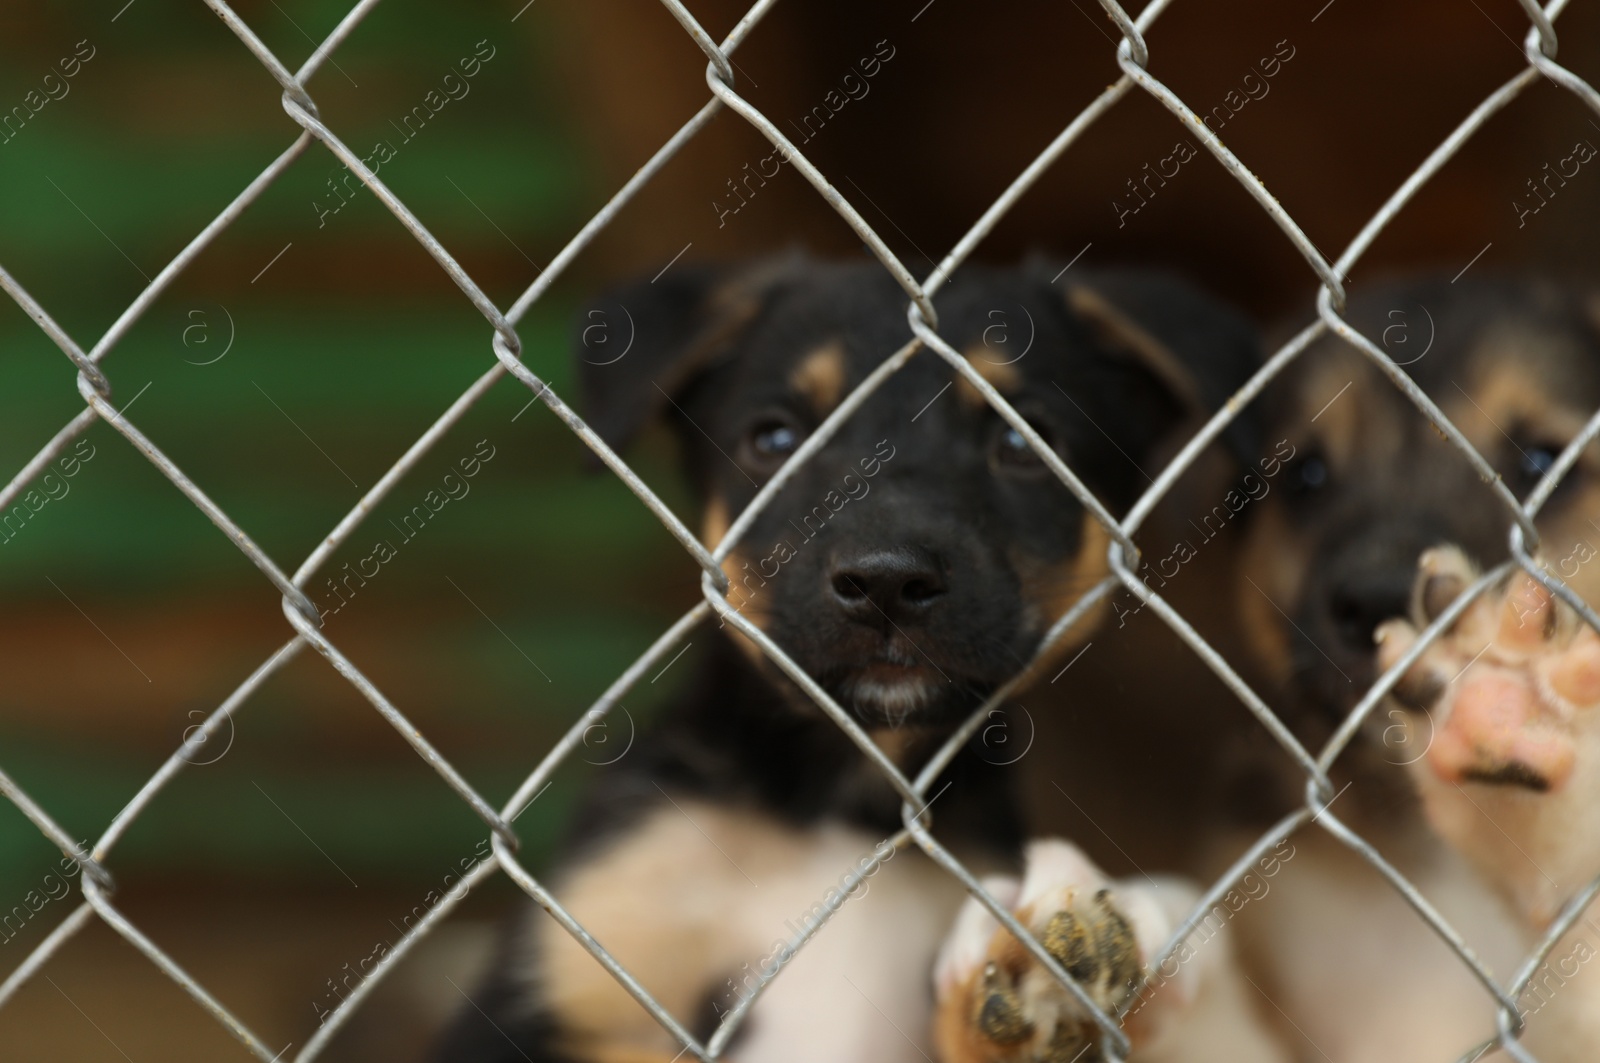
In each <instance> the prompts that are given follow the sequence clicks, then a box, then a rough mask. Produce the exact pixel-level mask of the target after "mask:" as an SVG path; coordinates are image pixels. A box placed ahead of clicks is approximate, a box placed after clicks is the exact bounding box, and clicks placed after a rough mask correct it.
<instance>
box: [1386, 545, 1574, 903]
mask: <svg viewBox="0 0 1600 1063" xmlns="http://www.w3.org/2000/svg"><path fill="white" fill-rule="evenodd" d="M1475 578H1477V572H1476V570H1475V569H1474V568H1473V566H1472V565H1471V563H1470V562H1469V561H1468V560H1467V559H1466V557H1465V556H1464V555H1463V554H1462V553H1461V552H1460V551H1459V550H1456V549H1455V548H1454V547H1446V548H1443V549H1438V550H1431V551H1429V552H1428V553H1426V554H1424V555H1423V558H1422V562H1421V565H1420V571H1419V572H1418V576H1417V583H1416V586H1415V589H1414V592H1413V595H1412V616H1411V619H1410V621H1405V620H1394V621H1389V622H1387V623H1385V624H1384V625H1382V626H1380V627H1379V629H1378V633H1377V638H1378V644H1379V651H1378V656H1379V663H1380V665H1381V666H1382V667H1384V668H1385V669H1387V668H1389V667H1391V666H1392V665H1393V664H1394V663H1395V662H1396V661H1398V660H1399V658H1400V657H1401V655H1402V654H1404V653H1405V652H1406V650H1408V649H1409V648H1410V647H1411V646H1412V645H1413V644H1414V643H1415V641H1416V637H1417V632H1418V630H1419V629H1420V628H1421V627H1422V626H1424V625H1426V624H1427V623H1429V622H1431V620H1433V619H1434V618H1435V617H1437V616H1438V614H1439V613H1440V612H1441V611H1443V609H1444V608H1445V606H1447V605H1448V604H1449V603H1450V601H1451V599H1453V598H1454V597H1455V596H1456V594H1457V593H1459V592H1460V591H1461V590H1462V589H1463V588H1464V587H1466V586H1467V584H1468V583H1470V582H1471V581H1472V580H1474V579H1475ZM1394 695H1395V698H1396V700H1398V701H1399V702H1400V703H1401V704H1402V705H1404V706H1405V707H1406V708H1407V709H1409V710H1411V711H1412V712H1415V713H1420V714H1422V715H1423V716H1425V717H1426V722H1425V724H1422V725H1421V726H1423V727H1424V733H1426V734H1427V735H1428V741H1429V744H1428V745H1427V747H1426V753H1425V754H1424V755H1421V756H1419V757H1418V758H1417V760H1416V761H1415V762H1414V763H1412V764H1411V766H1410V770H1411V772H1412V775H1413V778H1414V779H1415V780H1416V782H1417V784H1418V788H1419V790H1420V791H1421V794H1422V797H1423V802H1424V805H1425V806H1426V808H1427V811H1428V816H1429V819H1430V820H1431V822H1432V823H1433V825H1434V827H1435V829H1436V830H1438V831H1439V832H1440V833H1441V834H1442V835H1443V836H1444V837H1445V839H1446V840H1448V841H1449V842H1451V843H1452V844H1453V845H1455V846H1456V848H1457V849H1458V850H1460V851H1461V852H1462V853H1463V855H1465V856H1466V857H1468V859H1470V860H1472V861H1473V862H1474V863H1475V864H1477V866H1478V867H1479V868H1480V869H1481V870H1483V871H1484V872H1486V873H1487V874H1488V875H1489V876H1490V878H1491V879H1492V880H1494V881H1495V882H1496V884H1497V885H1499V886H1500V887H1501V888H1502V889H1503V890H1504V891H1505V892H1507V893H1508V894H1509V895H1510V897H1511V899H1512V900H1513V901H1514V902H1515V903H1516V904H1517V905H1518V906H1519V908H1520V909H1521V910H1522V911H1523V913H1524V915H1525V916H1527V917H1528V918H1529V919H1530V920H1531V921H1532V922H1533V923H1534V924H1535V925H1536V926H1542V925H1543V924H1545V923H1546V922H1548V921H1549V919H1550V918H1552V917H1553V916H1554V914H1555V912H1556V910H1557V909H1558V908H1559V906H1560V904H1561V903H1562V901H1563V900H1564V899H1565V898H1566V897H1567V896H1569V895H1571V894H1572V893H1573V892H1575V891H1576V890H1578V889H1579V888H1581V887H1582V886H1583V885H1585V884H1586V883H1587V881H1588V880H1589V879H1591V878H1593V877H1594V875H1595V874H1597V873H1600V833H1597V831H1600V636H1597V635H1596V634H1595V632H1594V630H1593V629H1592V628H1590V627H1589V626H1588V625H1587V624H1585V623H1583V621H1582V620H1581V619H1580V618H1579V617H1578V615H1577V614H1576V613H1575V612H1574V611H1573V610H1572V609H1570V608H1569V607H1567V606H1566V605H1565V604H1563V603H1561V602H1560V601H1558V600H1556V599H1555V598H1554V597H1553V596H1552V595H1551V594H1550V592H1549V591H1548V590H1546V589H1545V588H1544V587H1543V586H1541V585H1540V584H1539V583H1538V582H1536V581H1535V580H1533V579H1532V578H1531V577H1529V576H1528V575H1527V574H1526V573H1523V572H1517V573H1514V574H1513V575H1512V577H1511V579H1510V580H1509V581H1507V583H1506V585H1505V586H1503V587H1500V588H1495V589H1491V590H1489V591H1486V592H1485V593H1484V594H1482V595H1480V596H1479V598H1478V599H1477V600H1476V601H1475V602H1473V603H1472V605H1471V606H1470V607H1469V608H1468V609H1467V610H1466V612H1465V613H1464V614H1463V615H1462V617H1461V618H1460V620H1459V621H1457V623H1456V624H1455V626H1454V627H1453V628H1452V629H1451V630H1450V631H1448V632H1446V633H1445V635H1444V636H1443V637H1442V638H1441V639H1439V640H1438V641H1437V642H1435V643H1434V644H1433V645H1432V646H1430V647H1429V648H1428V650H1427V651H1426V652H1424V653H1423V655H1422V657H1421V658H1420V659H1419V660H1418V661H1417V663H1416V664H1415V665H1414V666H1413V667H1412V668H1411V669H1409V670H1408V672H1407V673H1406V674H1405V675H1404V676H1403V677H1402V679H1401V681H1400V682H1399V683H1398V684H1396V687H1395V690H1394Z"/></svg>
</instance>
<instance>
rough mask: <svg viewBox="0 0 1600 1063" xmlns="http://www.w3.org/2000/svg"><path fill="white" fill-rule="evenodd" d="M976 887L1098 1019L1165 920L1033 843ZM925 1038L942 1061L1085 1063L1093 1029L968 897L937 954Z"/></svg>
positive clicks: (1092, 1057)
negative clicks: (1060, 971) (931, 1036)
mask: <svg viewBox="0 0 1600 1063" xmlns="http://www.w3.org/2000/svg"><path fill="white" fill-rule="evenodd" d="M984 887H985V888H986V889H988V890H989V892H990V893H991V894H993V895H994V897H995V899H996V900H998V901H1000V902H1001V903H1002V904H1004V905H1006V906H1007V907H1008V908H1010V909H1011V911H1012V912H1013V913H1014V914H1015V915H1016V917H1017V920H1018V922H1020V923H1021V924H1022V925H1023V926H1025V927H1026V928H1027V929H1028V930H1029V932H1030V933H1032V934H1033V936H1034V937H1035V938H1037V939H1038V941H1039V943H1040V944H1041V945H1043V946H1044V947H1045V949H1046V950H1048V951H1049V953H1050V954H1051V955H1052V956H1053V957H1054V958H1055V959H1056V961H1057V962H1058V963H1060V964H1061V966H1062V967H1063V968H1064V969H1065V970H1066V971H1067V973H1068V974H1070V975H1071V976H1072V977H1073V979H1074V980H1076V981H1077V983H1078V984H1079V985H1080V986H1082V987H1083V989H1084V990H1085V991H1086V992H1087V993H1088V995H1089V997H1090V998H1091V999H1092V1000H1094V1002H1095V1003H1096V1004H1097V1005H1098V1006H1099V1007H1100V1009H1101V1010H1102V1011H1104V1012H1105V1013H1106V1014H1108V1015H1111V1016H1112V1017H1115V1016H1116V1014H1117V1011H1118V1009H1119V1008H1121V1007H1122V1006H1123V1005H1125V1004H1126V1003H1127V1002H1128V1001H1129V1000H1130V999H1131V998H1132V996H1133V994H1134V993H1135V992H1137V991H1138V988H1139V984H1140V982H1141V980H1142V977H1143V974H1144V963H1145V961H1146V959H1147V958H1148V957H1149V955H1150V954H1151V952H1152V951H1153V950H1154V949H1157V948H1160V946H1161V944H1162V941H1163V940H1164V938H1163V935H1164V934H1165V933H1166V931H1167V920H1166V918H1165V916H1164V915H1163V914H1162V913H1161V912H1160V910H1159V909H1158V908H1157V907H1156V906H1155V905H1154V903H1153V901H1152V900H1151V899H1150V898H1148V897H1146V896H1144V895H1143V892H1144V891H1142V890H1141V889H1138V888H1126V889H1119V888H1115V887H1113V885H1112V884H1111V883H1110V882H1108V881H1107V880H1106V877H1105V875H1104V874H1102V873H1101V872H1100V870H1099V869H1098V868H1096V867H1095V866H1094V865H1093V864H1092V863H1090V862H1089V860H1088V858H1086V857H1085V856H1084V855H1083V854H1082V853H1081V852H1079V851H1078V850H1077V848H1075V847H1074V846H1071V845H1069V844H1067V843H1066V842H1062V841H1054V840H1050V841H1038V842H1034V843H1033V844H1031V845H1030V846H1029V847H1028V853H1027V870H1026V872H1025V875H1024V877H1023V879H1022V881H1021V882H1018V881H1017V880H1016V879H987V880H985V881H984ZM935 984H936V989H937V993H938V1015H937V1019H936V1023H937V1029H936V1037H937V1039H938V1044H939V1048H940V1053H941V1057H940V1058H941V1059H943V1060H944V1061H945V1063H990V1061H993V1063H1072V1061H1077V1063H1095V1061H1098V1060H1100V1059H1101V1058H1102V1056H1101V1052H1100V1041H1101V1030H1100V1028H1099V1027H1098V1026H1097V1025H1096V1024H1095V1023H1094V1021H1093V1019H1092V1018H1091V1017H1090V1016H1089V1014H1088V1013H1087V1011H1086V1010H1085V1009H1084V1008H1083V1007H1082V1006H1081V1005H1080V1004H1079V1002H1078V1001H1077V1000H1076V999H1075V998H1074V997H1073V996H1072V995H1071V994H1070V993H1069V992H1068V991H1067V990H1066V989H1065V988H1063V987H1062V986H1061V985H1060V984H1059V983H1057V982H1056V980H1055V979H1054V978H1052V977H1051V976H1050V974H1049V973H1048V972H1047V971H1046V970H1045V969H1044V967H1043V966H1042V965H1040V964H1039V963H1038V962H1037V961H1036V960H1035V959H1034V957H1033V956H1032V954H1030V953H1029V952H1028V951H1027V950H1026V949H1025V948H1024V947H1023V946H1022V944H1021V943H1020V942H1018V941H1017V940H1016V938H1014V937H1012V936H1011V934H1010V933H1009V932H1007V931H1006V930H1004V929H1003V928H1001V927H1000V925H999V924H998V923H997V922H996V921H995V919H994V917H993V916H991V915H990V914H989V913H988V911H987V910H986V909H984V908H983V906H982V905H980V904H979V903H978V902H977V901H976V900H971V899H969V900H968V901H967V902H966V905H965V907H963V908H962V910H961V912H960V914H959V915H958V916H957V918H956V922H955V926H954V928H953V929H952V931H951V933H950V936H949V937H948V938H947V939H946V941H945V944H944V948H943V949H942V950H941V952H940V954H939V960H938V965H937V967H936V969H935Z"/></svg>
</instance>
